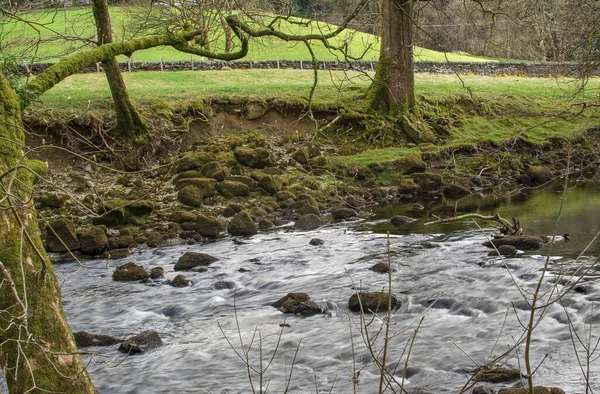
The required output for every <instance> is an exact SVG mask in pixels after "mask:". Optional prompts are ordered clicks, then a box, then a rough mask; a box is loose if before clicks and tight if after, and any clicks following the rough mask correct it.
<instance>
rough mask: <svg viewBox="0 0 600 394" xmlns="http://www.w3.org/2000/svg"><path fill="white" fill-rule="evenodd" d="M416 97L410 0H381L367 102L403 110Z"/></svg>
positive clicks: (411, 104) (382, 107) (371, 105)
mask: <svg viewBox="0 0 600 394" xmlns="http://www.w3.org/2000/svg"><path fill="white" fill-rule="evenodd" d="M414 101H415V81H414V67H413V0H409V1H406V0H383V15H382V29H381V52H380V55H379V63H378V64H377V69H376V71H375V78H374V80H373V82H372V84H371V86H370V87H369V88H368V89H367V92H366V95H365V102H366V105H367V106H368V107H369V108H371V109H375V110H383V111H389V112H391V113H392V114H405V113H407V112H408V111H410V109H411V108H412V107H413V105H414Z"/></svg>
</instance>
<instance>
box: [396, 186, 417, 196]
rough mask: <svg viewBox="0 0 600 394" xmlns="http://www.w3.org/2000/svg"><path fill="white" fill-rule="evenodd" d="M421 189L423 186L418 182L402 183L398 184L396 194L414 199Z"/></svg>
mask: <svg viewBox="0 0 600 394" xmlns="http://www.w3.org/2000/svg"><path fill="white" fill-rule="evenodd" d="M420 191H421V186H419V185H417V184H416V183H401V184H399V185H397V186H396V194H397V195H398V197H399V198H403V199H412V198H415V197H416V196H417V195H418V194H419V192H420Z"/></svg>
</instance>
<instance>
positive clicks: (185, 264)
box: [173, 252, 219, 271]
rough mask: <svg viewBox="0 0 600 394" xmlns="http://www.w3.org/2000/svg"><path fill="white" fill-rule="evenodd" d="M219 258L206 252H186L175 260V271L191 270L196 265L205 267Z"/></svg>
mask: <svg viewBox="0 0 600 394" xmlns="http://www.w3.org/2000/svg"><path fill="white" fill-rule="evenodd" d="M217 260H219V259H218V258H216V257H213V256H211V255H209V254H206V253H198V252H186V253H184V254H183V256H181V257H180V258H179V260H177V263H175V267H174V268H173V269H174V270H175V271H191V270H193V269H194V268H197V267H206V266H208V265H211V264H212V263H214V262H215V261H217Z"/></svg>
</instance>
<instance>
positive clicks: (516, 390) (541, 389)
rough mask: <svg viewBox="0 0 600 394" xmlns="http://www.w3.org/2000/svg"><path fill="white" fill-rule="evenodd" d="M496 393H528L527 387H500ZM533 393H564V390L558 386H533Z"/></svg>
mask: <svg viewBox="0 0 600 394" xmlns="http://www.w3.org/2000/svg"><path fill="white" fill-rule="evenodd" d="M498 394H529V389H526V388H522V387H513V388H509V389H500V390H498ZM533 394H565V391H564V390H563V389H561V388H560V387H545V386H533Z"/></svg>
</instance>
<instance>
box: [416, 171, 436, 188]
mask: <svg viewBox="0 0 600 394" xmlns="http://www.w3.org/2000/svg"><path fill="white" fill-rule="evenodd" d="M412 179H413V182H414V183H416V184H417V185H419V187H420V189H421V191H423V192H432V191H435V190H437V189H438V188H439V187H440V186H441V185H442V177H441V176H440V175H438V174H433V173H431V172H420V173H415V174H412Z"/></svg>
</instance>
